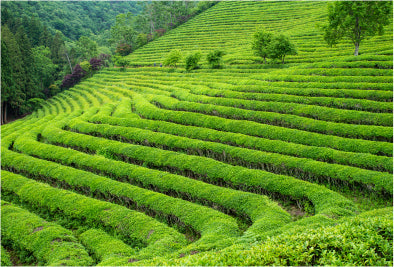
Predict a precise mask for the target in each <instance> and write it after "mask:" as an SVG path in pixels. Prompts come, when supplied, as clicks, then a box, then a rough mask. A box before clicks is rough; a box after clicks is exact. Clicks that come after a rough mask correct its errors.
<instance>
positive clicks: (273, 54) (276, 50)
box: [268, 34, 297, 64]
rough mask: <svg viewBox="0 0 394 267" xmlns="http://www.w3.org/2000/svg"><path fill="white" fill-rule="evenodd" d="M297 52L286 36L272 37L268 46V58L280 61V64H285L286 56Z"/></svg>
mask: <svg viewBox="0 0 394 267" xmlns="http://www.w3.org/2000/svg"><path fill="white" fill-rule="evenodd" d="M296 54H297V50H296V49H295V46H294V44H293V43H292V42H291V41H290V38H289V37H288V36H286V35H283V34H280V35H277V36H274V37H272V40H271V42H270V44H269V45H268V57H269V58H272V59H280V60H281V61H282V64H284V63H285V57H286V55H296Z"/></svg>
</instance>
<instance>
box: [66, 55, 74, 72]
mask: <svg viewBox="0 0 394 267" xmlns="http://www.w3.org/2000/svg"><path fill="white" fill-rule="evenodd" d="M65 54H66V57H67V60H68V64H69V65H70V70H71V73H73V68H72V67H71V62H70V58H69V57H68V53H67V52H65Z"/></svg>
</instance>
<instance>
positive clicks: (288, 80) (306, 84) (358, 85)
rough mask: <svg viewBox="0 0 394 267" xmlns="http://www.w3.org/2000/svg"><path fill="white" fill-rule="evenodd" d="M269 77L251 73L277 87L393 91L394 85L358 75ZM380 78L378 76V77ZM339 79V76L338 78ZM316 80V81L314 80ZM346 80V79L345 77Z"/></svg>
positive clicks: (252, 77)
mask: <svg viewBox="0 0 394 267" xmlns="http://www.w3.org/2000/svg"><path fill="white" fill-rule="evenodd" d="M267 77H268V78H267V79H264V80H263V79H262V77H261V76H260V75H259V76H256V75H251V76H250V78H251V79H256V80H259V79H260V81H262V82H269V83H270V84H271V86H277V87H289V88H294V87H297V88H321V89H322V90H323V89H357V90H382V91H392V90H393V86H392V84H393V83H392V81H386V82H379V81H376V82H367V81H364V82H363V81H360V80H362V79H359V80H358V82H357V78H358V77H354V80H356V81H354V82H352V81H334V78H336V77H332V80H333V81H332V82H327V81H318V80H319V79H318V78H320V77H317V78H314V79H312V78H310V80H311V81H305V80H306V79H307V78H304V80H303V79H302V78H299V79H298V80H296V79H295V76H294V75H288V76H286V75H275V76H274V75H273V76H272V77H271V76H267ZM301 77H313V76H302V75H301ZM376 78H378V77H376ZM338 79H339V78H338ZM313 80H316V81H313ZM343 80H345V79H343Z"/></svg>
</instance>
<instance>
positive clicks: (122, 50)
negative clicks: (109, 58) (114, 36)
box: [115, 43, 133, 57]
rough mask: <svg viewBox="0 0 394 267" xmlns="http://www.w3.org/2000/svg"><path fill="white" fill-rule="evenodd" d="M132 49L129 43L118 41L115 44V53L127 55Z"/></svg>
mask: <svg viewBox="0 0 394 267" xmlns="http://www.w3.org/2000/svg"><path fill="white" fill-rule="evenodd" d="M132 51H133V50H132V48H131V45H129V44H125V43H119V44H118V45H117V46H116V50H115V53H116V54H119V55H121V56H123V57H124V56H127V55H128V54H130V53H131V52H132Z"/></svg>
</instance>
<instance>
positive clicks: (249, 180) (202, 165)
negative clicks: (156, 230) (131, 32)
mask: <svg viewBox="0 0 394 267" xmlns="http://www.w3.org/2000/svg"><path fill="white" fill-rule="evenodd" d="M42 135H43V136H44V137H45V138H47V140H48V141H49V142H53V143H60V144H65V145H67V146H73V147H80V148H85V149H89V150H91V151H97V150H100V148H103V147H105V148H106V151H108V152H110V153H111V154H112V155H120V156H123V157H125V158H126V159H127V158H130V159H134V160H135V161H137V162H144V163H145V164H147V165H148V166H149V167H156V168H164V169H167V170H168V167H171V168H172V169H174V168H175V169H176V170H178V171H185V172H189V173H190V172H192V173H191V174H192V177H193V178H196V179H204V180H207V181H209V182H210V183H214V184H220V185H225V186H231V187H234V188H237V189H242V190H244V191H254V192H260V193H261V192H264V193H269V192H271V193H276V194H280V195H283V196H290V197H292V198H294V199H304V198H306V199H309V200H310V201H311V202H312V203H313V205H314V208H315V211H316V213H320V212H323V211H324V210H325V211H324V212H334V213H335V210H337V209H340V210H341V213H338V214H348V213H349V210H348V209H351V206H352V205H351V202H349V201H348V200H346V199H345V198H341V197H340V196H339V195H338V194H337V193H334V192H333V191H330V190H328V189H326V188H325V187H322V186H319V185H316V184H311V183H308V182H305V181H302V180H298V179H295V178H293V177H289V176H284V175H276V174H272V173H268V172H264V171H260V170H251V169H246V168H244V167H239V166H231V165H228V164H225V163H221V162H217V161H215V160H213V159H209V158H204V157H198V156H189V155H184V154H182V153H177V152H172V151H163V150H160V149H156V148H151V147H143V146H139V145H132V144H123V143H120V142H116V141H112V140H105V139H102V138H97V137H92V136H88V135H81V134H77V133H72V132H65V131H64V132H61V131H59V130H56V129H53V130H49V129H48V128H46V129H45V130H44V131H43V133H42ZM381 186H383V187H389V186H388V185H377V187H381ZM387 190H392V189H391V188H388V189H387ZM334 195H335V197H334ZM339 203H342V204H339ZM338 205H339V206H338ZM349 205H350V206H349ZM333 207H335V208H333ZM340 207H341V208H340ZM332 208H333V209H332ZM331 209H332V210H331ZM335 214H336V213H335Z"/></svg>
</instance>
